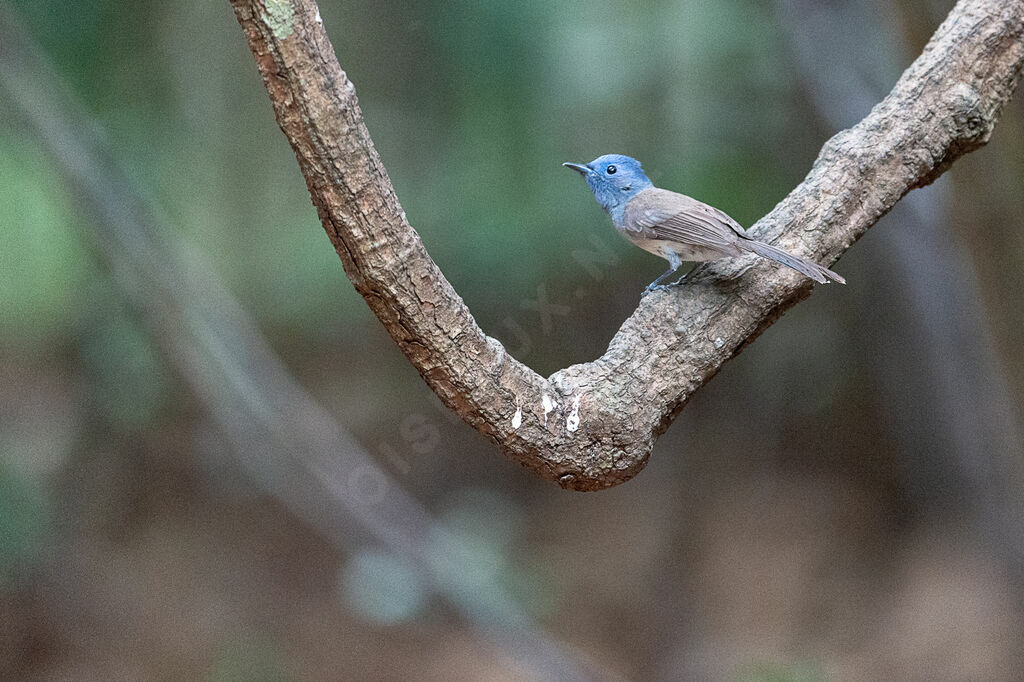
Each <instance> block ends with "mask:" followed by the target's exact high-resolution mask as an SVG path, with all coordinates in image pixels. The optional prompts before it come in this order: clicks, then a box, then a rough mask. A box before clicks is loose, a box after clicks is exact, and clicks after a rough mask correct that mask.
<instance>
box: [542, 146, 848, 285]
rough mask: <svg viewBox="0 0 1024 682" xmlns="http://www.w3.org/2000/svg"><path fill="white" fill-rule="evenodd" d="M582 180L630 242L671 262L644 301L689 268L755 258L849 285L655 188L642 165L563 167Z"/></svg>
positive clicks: (615, 158)
mask: <svg viewBox="0 0 1024 682" xmlns="http://www.w3.org/2000/svg"><path fill="white" fill-rule="evenodd" d="M562 165H563V166H566V167H567V168H571V169H573V170H574V171H576V172H578V173H579V174H580V175H582V176H583V177H584V178H585V179H586V181H587V184H588V185H589V186H590V189H591V190H592V191H593V192H594V197H595V198H596V199H597V203H599V204H600V205H601V208H603V209H604V210H605V211H606V212H607V213H608V214H609V215H610V216H611V219H612V223H613V224H614V225H615V229H616V230H617V231H618V232H619V234H621V235H622V236H623V237H625V238H626V239H627V240H629V241H630V242H632V243H633V244H635V245H636V246H639V247H640V248H641V249H643V250H645V251H649V252H650V253H653V254H654V255H656V256H661V257H662V258H664V259H665V260H667V261H668V263H669V265H670V266H671V267H669V269H668V271H667V272H665V273H664V274H663V275H661V276H660V277H658V278H657V279H655V280H654V281H653V282H651V283H650V284H649V285H647V288H646V289H645V290H644V295H647V294H648V293H650V292H651V291H654V290H656V289H662V288H665V287H666V286H672V285H675V284H679V283H680V282H681V281H682V280H683V279H684V278H685V275H684V276H683V277H680V278H679V279H678V280H676V281H675V282H673V283H672V285H664V284H661V282H662V280H664V279H665V278H666V277H668V276H670V275H671V274H672V273H674V272H675V271H676V270H678V269H679V266H680V265H682V264H683V263H684V262H698V261H709V260H716V259H718V258H727V257H735V256H742V255H743V254H745V253H748V252H752V253H755V254H757V255H758V256H762V257H763V258H769V259H771V260H773V261H775V262H777V263H781V264H782V265H785V266H787V267H790V268H793V269H794V270H796V271H797V272H800V273H801V274H803V275H806V276H807V277H810V278H811V279H813V280H814V281H815V282H821V283H826V282H828V281H829V280H832V281H834V282H839V283H840V284H846V280H845V279H843V277H842V276H840V275H838V274H836V273H834V272H832V271H831V270H829V269H828V268H826V267H824V266H821V265H818V264H817V263H813V262H811V261H809V260H807V259H806V258H801V257H799V256H794V255H793V254H791V253H788V252H786V251H783V250H782V249H780V248H777V247H775V246H772V245H771V244H767V243H765V242H762V241H759V240H757V239H755V238H754V237H752V236H750V235H749V234H747V231H746V230H744V229H743V228H742V227H741V226H740V224H739V223H737V222H736V221H735V220H733V219H732V218H730V217H729V216H728V215H726V214H725V213H724V212H722V211H720V210H718V209H717V208H714V207H712V206H709V205H707V204H705V203H704V202H702V201H698V200H696V199H694V198H692V197H688V196H686V195H685V194H679V193H678V192H673V191H671V190H667V189H659V188H658V187H655V186H654V183H653V182H651V181H650V179H649V178H648V177H647V175H646V174H645V173H644V171H643V168H642V167H641V165H640V162H639V161H637V160H636V159H634V158H632V157H630V156H625V155H623V154H605V155H604V156H599V157H597V158H596V159H594V160H593V161H591V162H590V163H570V162H566V163H563V164H562Z"/></svg>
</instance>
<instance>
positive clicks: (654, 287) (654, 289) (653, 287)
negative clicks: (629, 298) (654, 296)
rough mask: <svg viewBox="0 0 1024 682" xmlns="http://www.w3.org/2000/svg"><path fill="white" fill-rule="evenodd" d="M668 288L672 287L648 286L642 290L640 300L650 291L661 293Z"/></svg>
mask: <svg viewBox="0 0 1024 682" xmlns="http://www.w3.org/2000/svg"><path fill="white" fill-rule="evenodd" d="M670 286H672V285H671V284H648V285H647V288H646V289H644V290H643V291H642V292H641V293H640V298H644V297H646V296H647V294H649V293H651V292H652V291H662V290H664V289H668V288H669V287H670Z"/></svg>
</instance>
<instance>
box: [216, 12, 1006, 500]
mask: <svg viewBox="0 0 1024 682" xmlns="http://www.w3.org/2000/svg"><path fill="white" fill-rule="evenodd" d="M231 2H232V4H233V6H234V8H235V13H236V16H237V17H238V21H239V23H240V24H241V25H242V27H243V28H244V30H245V33H246V36H247V37H248V40H249V47H250V48H251V50H252V52H253V55H254V56H255V58H256V62H257V65H258V66H259V69H260V73H261V74H262V75H263V81H264V84H265V86H266V88H267V92H268V94H269V95H270V99H271V102H272V103H273V106H274V111H275V113H276V115H277V121H278V124H279V125H280V127H281V130H282V131H283V132H284V134H285V136H286V137H287V138H288V140H289V142H290V143H291V145H292V148H293V149H294V150H295V155H296V157H297V158H298V161H299V167H300V169H301V171H302V174H303V175H304V176H305V178H306V185H307V186H308V188H309V191H310V194H311V195H312V198H313V203H314V204H315V205H316V208H317V212H318V214H319V216H320V220H321V221H322V222H323V225H324V228H325V229H326V230H327V234H328V236H329V237H330V239H331V242H332V243H333V244H334V247H335V249H336V250H337V251H338V255H339V256H341V260H342V263H343V265H344V267H345V272H346V273H347V275H348V277H349V279H350V280H351V281H352V283H353V284H354V285H355V287H356V290H357V291H359V293H360V294H361V295H362V296H363V297H364V298H365V299H366V301H367V303H368V304H369V305H370V308H371V309H372V310H373V312H374V313H375V314H376V315H377V317H378V318H379V319H380V320H381V322H383V323H384V326H385V327H386V328H387V330H388V332H389V333H390V334H391V336H392V338H393V339H394V340H395V342H396V343H397V344H398V346H399V348H401V350H402V352H403V353H405V355H406V357H407V358H408V359H409V361H410V362H411V363H412V364H413V365H414V366H415V367H416V369H417V370H419V372H420V374H421V375H422V376H423V378H424V379H425V380H426V382H427V383H428V384H429V385H430V387H431V388H432V389H433V390H434V391H435V392H436V393H437V394H438V396H440V397H441V399H442V400H443V401H444V403H445V404H446V405H448V407H450V408H451V409H453V410H454V411H455V412H457V413H458V414H459V415H460V416H461V417H462V418H463V419H464V420H465V421H466V422H467V423H469V424H470V425H471V426H473V427H474V428H475V429H477V430H478V431H480V432H481V433H483V434H484V435H486V436H487V437H489V438H490V439H491V440H492V441H494V443H496V444H497V445H498V446H499V447H500V448H501V449H502V451H504V452H505V453H506V454H508V455H509V456H510V457H512V458H513V459H515V460H516V461H519V462H520V463H522V464H523V465H525V466H527V467H529V468H531V469H533V470H534V471H536V472H537V473H539V474H540V475H542V476H544V477H545V478H549V479H552V480H555V481H558V483H559V484H560V485H562V486H563V487H567V488H573V489H577V490H597V489H601V488H606V487H609V486H612V485H616V484H618V483H621V482H623V481H626V480H628V479H629V478H631V477H633V476H634V475H635V474H636V473H637V472H638V471H640V469H642V468H643V466H644V465H645V464H646V462H647V459H648V457H649V455H650V452H651V449H652V447H653V445H654V442H655V440H656V439H657V437H658V436H659V435H660V434H661V433H662V432H663V431H664V430H665V429H666V428H667V427H668V425H669V424H670V423H671V422H672V420H673V418H674V417H675V415H676V414H678V412H679V410H681V409H682V407H683V405H684V404H685V402H686V400H687V399H688V398H689V396H690V395H692V394H693V392H694V391H695V390H697V389H698V388H699V387H700V386H702V385H703V384H704V383H706V382H707V381H708V380H709V379H710V378H711V377H712V376H714V375H715V373H717V372H718V370H719V369H720V368H721V366H722V365H723V364H724V363H725V362H726V361H727V360H728V359H729V358H731V357H733V356H734V355H736V354H737V353H738V352H739V351H740V350H741V349H742V348H743V346H745V345H746V344H747V343H750V342H751V341H752V340H753V339H754V338H756V337H757V335H758V334H760V333H761V331H763V330H764V329H765V328H766V327H768V325H770V324H771V323H772V322H774V321H775V320H776V319H778V317H779V316H780V315H781V314H782V313H783V312H784V311H785V310H786V309H787V308H789V307H790V306H792V305H793V304H795V303H796V302H797V301H799V300H801V299H803V298H805V297H806V296H808V295H809V294H810V290H811V285H810V282H809V280H807V279H805V278H803V277H801V276H800V275H798V274H797V273H792V272H789V271H787V270H784V269H779V268H775V267H772V266H771V265H769V264H765V263H760V262H757V260H756V259H754V258H746V259H735V260H729V261H721V262H715V263H711V264H708V265H705V266H702V267H700V268H698V269H697V270H696V271H695V272H694V273H693V274H692V275H690V276H688V278H687V281H688V284H687V285H686V286H681V287H677V288H675V289H674V290H671V291H667V292H658V293H656V294H653V295H651V296H648V297H646V298H645V299H643V300H642V301H641V302H640V305H639V307H638V308H637V310H636V311H635V312H634V313H633V314H632V315H631V316H630V318H629V319H628V320H626V321H625V323H623V325H622V327H621V329H620V330H619V331H618V333H617V334H616V335H615V337H614V338H613V339H612V342H611V345H610V346H609V348H608V350H607V352H606V353H605V354H604V355H603V356H601V357H600V358H598V359H597V360H595V361H593V362H589V363H585V364H580V365H573V366H571V367H568V368H566V369H563V370H560V371H558V372H556V373H555V374H553V375H552V376H551V377H549V378H548V379H544V378H543V377H541V376H540V375H538V374H537V373H536V372H534V371H533V370H531V369H530V368H529V367H527V366H525V365H523V364H522V363H520V362H519V361H517V360H516V359H515V358H513V357H511V356H510V355H509V354H508V353H507V352H506V350H505V348H504V347H503V346H502V345H501V343H500V342H498V341H497V340H495V339H493V338H491V337H488V336H487V335H485V334H484V333H483V331H482V330H481V329H480V327H479V326H478V325H477V323H476V321H475V320H474V319H473V316H472V315H471V314H470V312H469V310H468V308H467V307H466V305H465V304H464V303H463V301H462V299H461V298H460V297H459V296H458V294H457V293H456V292H455V290H454V289H453V288H452V286H451V285H450V284H449V283H448V280H447V279H445V277H444V275H443V274H442V273H441V271H440V270H439V269H438V267H437V265H436V264H435V263H434V261H433V260H432V259H431V258H430V256H429V255H428V254H427V252H426V250H425V249H424V247H423V244H422V242H421V241H420V238H419V235H418V234H417V233H416V231H415V230H414V229H413V228H412V227H411V226H410V225H409V223H408V221H407V220H406V217H405V213H404V212H403V211H402V208H401V206H400V205H399V203H398V199H397V198H396V197H395V192H394V188H393V187H392V186H391V181H390V180H389V179H388V176H387V173H386V171H385V170H384V167H383V165H382V164H381V161H380V159H379V158H378V156H377V153H376V151H375V149H374V147H373V143H372V141H371V140H370V135H369V133H368V132H367V130H366V127H365V125H364V123H363V119H362V114H361V113H360V110H359V105H358V103H357V100H356V95H355V89H354V87H353V85H352V83H351V82H350V81H349V80H348V78H347V76H346V75H345V73H344V72H343V71H342V70H341V67H340V66H339V64H338V61H337V58H336V56H335V54H334V50H333V49H332V47H331V44H330V41H329V40H328V38H327V34H326V33H325V31H324V28H323V24H322V22H321V21H320V14H319V10H318V9H317V6H316V3H315V2H314V1H313V0H231ZM1022 62H1024V0H960V2H958V3H957V5H956V6H955V7H954V8H953V10H952V12H950V15H949V16H948V17H947V18H946V20H945V21H944V22H943V24H942V25H941V26H940V27H939V29H938V30H937V31H936V33H935V35H934V36H933V37H932V39H931V41H930V42H929V43H928V45H927V47H926V48H925V50H924V52H923V53H922V54H921V56H920V57H918V59H917V60H916V61H915V62H914V63H913V64H912V65H911V66H910V68H908V69H907V70H906V72H904V74H903V76H902V77H901V78H900V80H899V81H898V82H897V84H896V86H895V87H894V88H893V90H892V92H891V93H890V94H889V95H888V97H886V98H885V99H884V100H883V101H882V102H881V103H880V104H879V105H878V106H876V107H875V108H874V110H873V111H872V112H871V113H870V114H869V115H868V116H867V118H865V119H864V120H863V121H861V122H860V123H859V124H857V125H856V126H854V127H853V128H850V129H848V130H844V131H842V132H840V133H839V134H837V135H836V136H834V137H833V138H832V139H831V140H829V141H828V142H827V143H826V144H825V146H824V147H823V149H822V151H821V153H820V154H819V156H818V159H817V161H816V162H815V163H814V166H813V167H812V169H811V171H810V173H809V174H808V176H807V178H806V179H804V181H803V182H802V183H801V184H800V185H799V186H798V187H797V188H796V189H794V190H793V191H792V192H791V193H790V195H789V196H788V197H786V198H785V199H784V200H783V201H782V202H781V203H779V205H778V206H776V207H775V209H773V210H772V212H771V213H769V214H768V215H767V216H765V217H764V218H762V219H761V220H760V221H759V222H758V223H757V224H756V225H755V226H754V227H753V228H751V229H752V232H753V233H754V234H756V235H757V236H758V237H759V238H761V239H766V240H769V241H772V242H774V243H775V244H777V245H779V246H781V247H782V248H785V249H787V250H789V251H791V252H793V253H797V254H800V255H802V256H805V257H809V258H812V259H814V260H816V261H818V262H823V263H828V264H830V263H833V262H835V261H836V259H838V258H839V256H840V255H841V254H842V253H843V252H844V251H846V249H848V248H850V246H851V245H852V244H853V243H854V242H855V241H856V240H857V239H858V238H860V236H861V235H863V234H864V233H865V232H866V231H867V230H868V228H869V227H871V226H872V225H873V224H875V222H877V221H878V219H879V218H881V217H882V216H883V215H885V213H886V212H888V211H889V209H891V208H892V207H893V205H894V204H896V202H897V201H899V199H900V198H901V197H902V196H903V195H904V194H906V193H907V192H909V191H910V190H912V189H914V188H916V187H921V186H923V185H927V184H929V183H930V182H932V181H933V180H934V179H935V178H937V177H938V176H939V175H941V174H942V173H943V172H944V171H945V170H946V169H947V168H949V166H950V165H951V164H952V163H953V161H955V160H956V159H957V158H958V157H960V156H962V155H963V154H966V153H968V152H970V151H972V150H974V149H977V148H978V147H980V146H981V145H983V144H985V143H986V142H987V141H988V139H989V136H990V135H991V133H992V130H993V128H994V127H995V124H996V121H997V119H998V115H999V112H1000V110H1001V108H1002V107H1003V105H1004V104H1005V103H1006V102H1007V101H1008V100H1009V98H1010V96H1011V94H1012V92H1013V90H1014V88H1015V86H1016V83H1017V80H1018V78H1019V75H1020V71H1021V65H1022Z"/></svg>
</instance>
